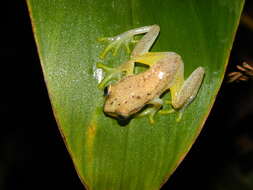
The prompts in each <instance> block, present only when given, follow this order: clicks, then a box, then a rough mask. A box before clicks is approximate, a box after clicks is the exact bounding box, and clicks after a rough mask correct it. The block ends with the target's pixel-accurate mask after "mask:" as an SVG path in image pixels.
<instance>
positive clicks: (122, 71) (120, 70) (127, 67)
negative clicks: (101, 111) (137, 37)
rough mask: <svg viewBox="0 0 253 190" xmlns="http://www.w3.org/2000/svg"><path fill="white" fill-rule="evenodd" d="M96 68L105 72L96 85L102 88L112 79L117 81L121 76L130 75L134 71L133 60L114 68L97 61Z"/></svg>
mask: <svg viewBox="0 0 253 190" xmlns="http://www.w3.org/2000/svg"><path fill="white" fill-rule="evenodd" d="M97 68H101V69H103V70H104V71H105V72H106V75H105V77H104V78H103V80H102V81H101V82H100V83H99V85H98V88H100V89H103V88H104V87H106V86H107V85H108V83H109V82H110V81H112V80H117V81H118V80H120V79H121V78H122V77H123V76H127V75H132V74H133V72H134V62H133V61H131V60H130V61H127V62H125V63H123V64H122V65H120V66H118V67H116V68H111V67H108V66H107V65H105V64H102V63H97Z"/></svg>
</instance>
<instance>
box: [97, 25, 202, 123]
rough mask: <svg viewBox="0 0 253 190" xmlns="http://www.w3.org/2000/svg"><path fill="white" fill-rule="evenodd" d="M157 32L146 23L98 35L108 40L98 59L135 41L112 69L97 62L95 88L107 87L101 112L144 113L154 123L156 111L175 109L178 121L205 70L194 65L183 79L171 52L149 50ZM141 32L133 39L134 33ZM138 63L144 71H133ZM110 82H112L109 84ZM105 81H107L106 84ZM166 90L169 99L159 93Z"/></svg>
mask: <svg viewBox="0 0 253 190" xmlns="http://www.w3.org/2000/svg"><path fill="white" fill-rule="evenodd" d="M159 32H160V27H159V25H156V24H154V25H149V26H143V27H139V28H134V29H131V30H128V31H126V32H123V33H121V34H118V35H116V36H114V37H103V38H99V39H98V41H100V42H107V43H109V44H108V45H107V47H106V48H105V49H104V51H103V52H102V53H101V54H100V58H101V59H104V58H105V56H106V55H107V54H108V52H112V53H113V55H116V54H117V51H118V49H119V48H120V47H121V46H123V47H125V48H126V50H127V52H129V53H130V44H131V43H134V44H136V45H135V47H134V48H133V50H132V52H131V53H130V58H129V60H127V61H125V62H124V63H122V64H121V65H119V66H118V67H116V68H112V67H108V66H107V65H105V64H103V63H98V64H97V67H98V68H100V69H102V70H104V71H105V72H106V75H105V77H104V78H103V80H102V81H101V82H100V83H99V85H98V87H99V88H101V89H104V88H105V87H107V95H106V98H105V103H104V107H103V111H104V113H105V114H106V115H108V116H111V117H114V118H121V119H122V118H123V119H127V118H131V117H134V116H138V117H140V116H148V118H149V121H150V123H152V124H153V123H154V122H155V120H154V116H155V115H156V113H157V112H159V113H161V114H168V113H172V112H175V111H178V112H179V116H178V118H177V119H176V120H177V121H180V120H181V118H182V114H183V111H184V110H185V108H186V107H187V106H188V105H189V104H190V103H191V102H192V101H193V100H194V99H195V97H196V95H197V94H198V91H199V88H200V86H201V84H202V81H203V78H204V74H205V69H204V68H203V67H202V66H199V67H197V68H196V69H195V70H194V71H193V72H192V73H191V74H190V76H189V77H188V78H187V79H186V80H185V79H184V62H183V60H182V58H181V56H180V55H179V54H177V53H175V52H172V51H171V52H170V51H168V52H150V51H149V50H150V49H151V47H152V45H153V44H154V42H155V41H156V39H157V37H158V35H159ZM140 34H144V36H143V37H142V38H141V39H140V40H139V41H137V40H136V39H135V38H134V37H135V36H136V35H140ZM136 63H138V64H144V65H145V66H147V67H148V69H147V70H145V71H143V72H140V73H134V69H135V66H136ZM111 81H116V82H114V83H110V82H111ZM108 83H110V84H109V85H108ZM167 91H170V93H171V100H169V101H163V100H162V98H161V96H162V95H163V94H164V93H166V92H167ZM165 104H170V105H171V107H172V109H168V110H163V109H161V108H162V107H163V105H165Z"/></svg>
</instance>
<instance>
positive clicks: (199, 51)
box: [27, 0, 244, 190]
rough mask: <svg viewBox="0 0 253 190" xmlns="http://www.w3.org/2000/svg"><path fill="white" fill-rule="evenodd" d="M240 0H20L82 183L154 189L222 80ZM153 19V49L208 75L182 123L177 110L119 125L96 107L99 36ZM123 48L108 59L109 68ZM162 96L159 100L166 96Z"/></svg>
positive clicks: (181, 153) (99, 101)
mask: <svg viewBox="0 0 253 190" xmlns="http://www.w3.org/2000/svg"><path fill="white" fill-rule="evenodd" d="M243 3H244V1H243V0H210V1H201V0H188V1H184V0H182V1H179V0H167V1H165V0H43V1H39V0H27V4H28V7H29V12H30V16H31V20H32V25H33V30H34V35H35V39H36V43H37V47H38V52H39V56H40V60H41V65H42V69H43V73H44V77H45V81H46V84H47V88H48V92H49V96H50V99H51V103H52V107H53V110H54V114H55V118H56V120H57V123H58V126H59V129H60V132H61V134H62V136H63V139H64V141H65V143H66V146H67V149H68V151H69V153H70V155H71V157H72V159H73V162H74V165H75V168H76V170H77V172H78V174H79V176H80V178H81V180H82V182H83V183H84V184H85V186H86V187H87V189H91V190H106V189H111V190H118V189H120V190H124V189H126V190H129V189H131V190H134V189H136V190H154V189H159V187H160V186H161V185H162V184H163V183H165V181H166V180H167V179H168V177H169V176H170V175H171V174H172V173H173V172H174V170H175V169H176V167H177V166H178V165H179V163H180V162H181V161H182V159H183V158H184V157H185V155H186V153H187V152H188V151H189V149H190V147H191V145H192V144H193V142H194V141H195V139H196V138H197V136H198V134H199V133H200V131H201V128H202V126H203V124H204V122H205V120H206V118H207V116H208V113H209V112H210V109H211V107H212V105H213V103H214V99H215V96H216V95H217V92H218V89H219V87H220V85H221V82H222V79H223V76H224V72H225V68H226V64H227V61H228V57H229V53H230V50H231V47H232V43H233V38H234V36H235V32H236V28H237V26H238V22H239V17H240V14H241V10H242V6H243ZM151 24H158V25H160V27H161V32H160V36H159V38H158V39H157V41H156V43H155V44H154V46H153V48H152V51H174V52H177V53H178V54H180V55H181V56H182V58H183V60H184V63H185V76H186V77H187V76H189V74H190V73H191V72H192V71H193V70H194V69H195V68H196V67H198V66H203V67H204V68H205V71H206V74H205V78H204V82H203V84H202V87H201V89H200V91H199V93H198V96H197V98H196V99H195V100H194V101H193V103H192V104H190V105H189V106H188V107H187V108H186V110H185V112H184V114H183V117H182V120H181V121H180V122H176V121H175V120H176V117H177V114H176V113H173V114H169V115H158V114H157V115H156V116H155V121H156V122H155V124H153V125H151V124H150V123H149V121H148V119H147V118H134V119H132V120H131V121H130V123H129V124H127V125H125V126H122V125H120V124H119V123H118V122H117V121H116V120H115V119H113V118H110V117H107V116H105V115H104V113H103V111H102V110H103V103H104V97H103V91H101V90H99V89H98V88H97V85H98V78H99V77H101V73H100V72H101V71H100V70H98V69H97V68H96V63H97V62H99V61H101V60H100V59H99V54H100V53H101V52H102V50H103V49H104V48H105V45H104V44H100V43H98V42H97V41H96V39H97V38H99V37H104V36H114V35H116V34H119V33H122V32H124V31H127V30H129V29H132V28H135V27H140V26H145V25H151ZM127 58H128V55H127V54H126V53H125V52H124V51H120V53H119V55H118V56H115V57H113V56H112V55H111V54H109V55H108V56H107V59H106V60H105V63H106V64H108V65H111V66H116V65H119V64H120V63H122V62H123V61H124V60H126V59H127ZM168 97H169V95H168V94H167V95H166V96H164V99H168Z"/></svg>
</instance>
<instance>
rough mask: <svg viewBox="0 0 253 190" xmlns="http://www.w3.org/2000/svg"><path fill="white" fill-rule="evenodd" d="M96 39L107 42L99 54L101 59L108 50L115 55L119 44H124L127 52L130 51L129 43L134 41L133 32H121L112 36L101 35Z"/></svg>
mask: <svg viewBox="0 0 253 190" xmlns="http://www.w3.org/2000/svg"><path fill="white" fill-rule="evenodd" d="M97 41H99V42H107V43H109V44H108V45H107V47H106V48H105V49H104V51H103V52H102V53H101V54H100V58H101V59H103V58H104V57H105V56H106V54H107V53H108V52H109V51H112V53H113V55H114V56H115V55H116V54H117V52H118V50H119V48H120V47H121V46H125V48H126V51H127V53H130V52H131V50H130V44H131V43H135V42H136V40H134V38H133V34H129V33H123V34H120V35H117V36H114V37H102V38H98V39H97Z"/></svg>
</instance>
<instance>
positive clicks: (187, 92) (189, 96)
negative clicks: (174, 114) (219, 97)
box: [171, 67, 205, 109]
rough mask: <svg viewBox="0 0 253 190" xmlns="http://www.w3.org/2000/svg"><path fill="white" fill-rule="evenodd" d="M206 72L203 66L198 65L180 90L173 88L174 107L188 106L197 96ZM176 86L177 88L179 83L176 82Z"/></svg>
mask: <svg viewBox="0 0 253 190" xmlns="http://www.w3.org/2000/svg"><path fill="white" fill-rule="evenodd" d="M204 72H205V71H204V68H203V67H198V68H197V69H196V70H194V71H193V72H192V74H191V75H190V76H189V77H188V78H187V80H186V81H185V82H184V83H183V85H182V87H181V89H180V90H179V91H175V90H173V87H172V88H171V92H172V106H173V107H174V108H176V109H179V108H181V107H183V106H187V105H188V104H189V103H190V102H191V101H192V100H193V99H194V98H195V96H196V95H197V93H198V90H199V87H200V85H201V82H202V80H203V76H204ZM175 87H176V88H177V87H178V85H177V84H175Z"/></svg>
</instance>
